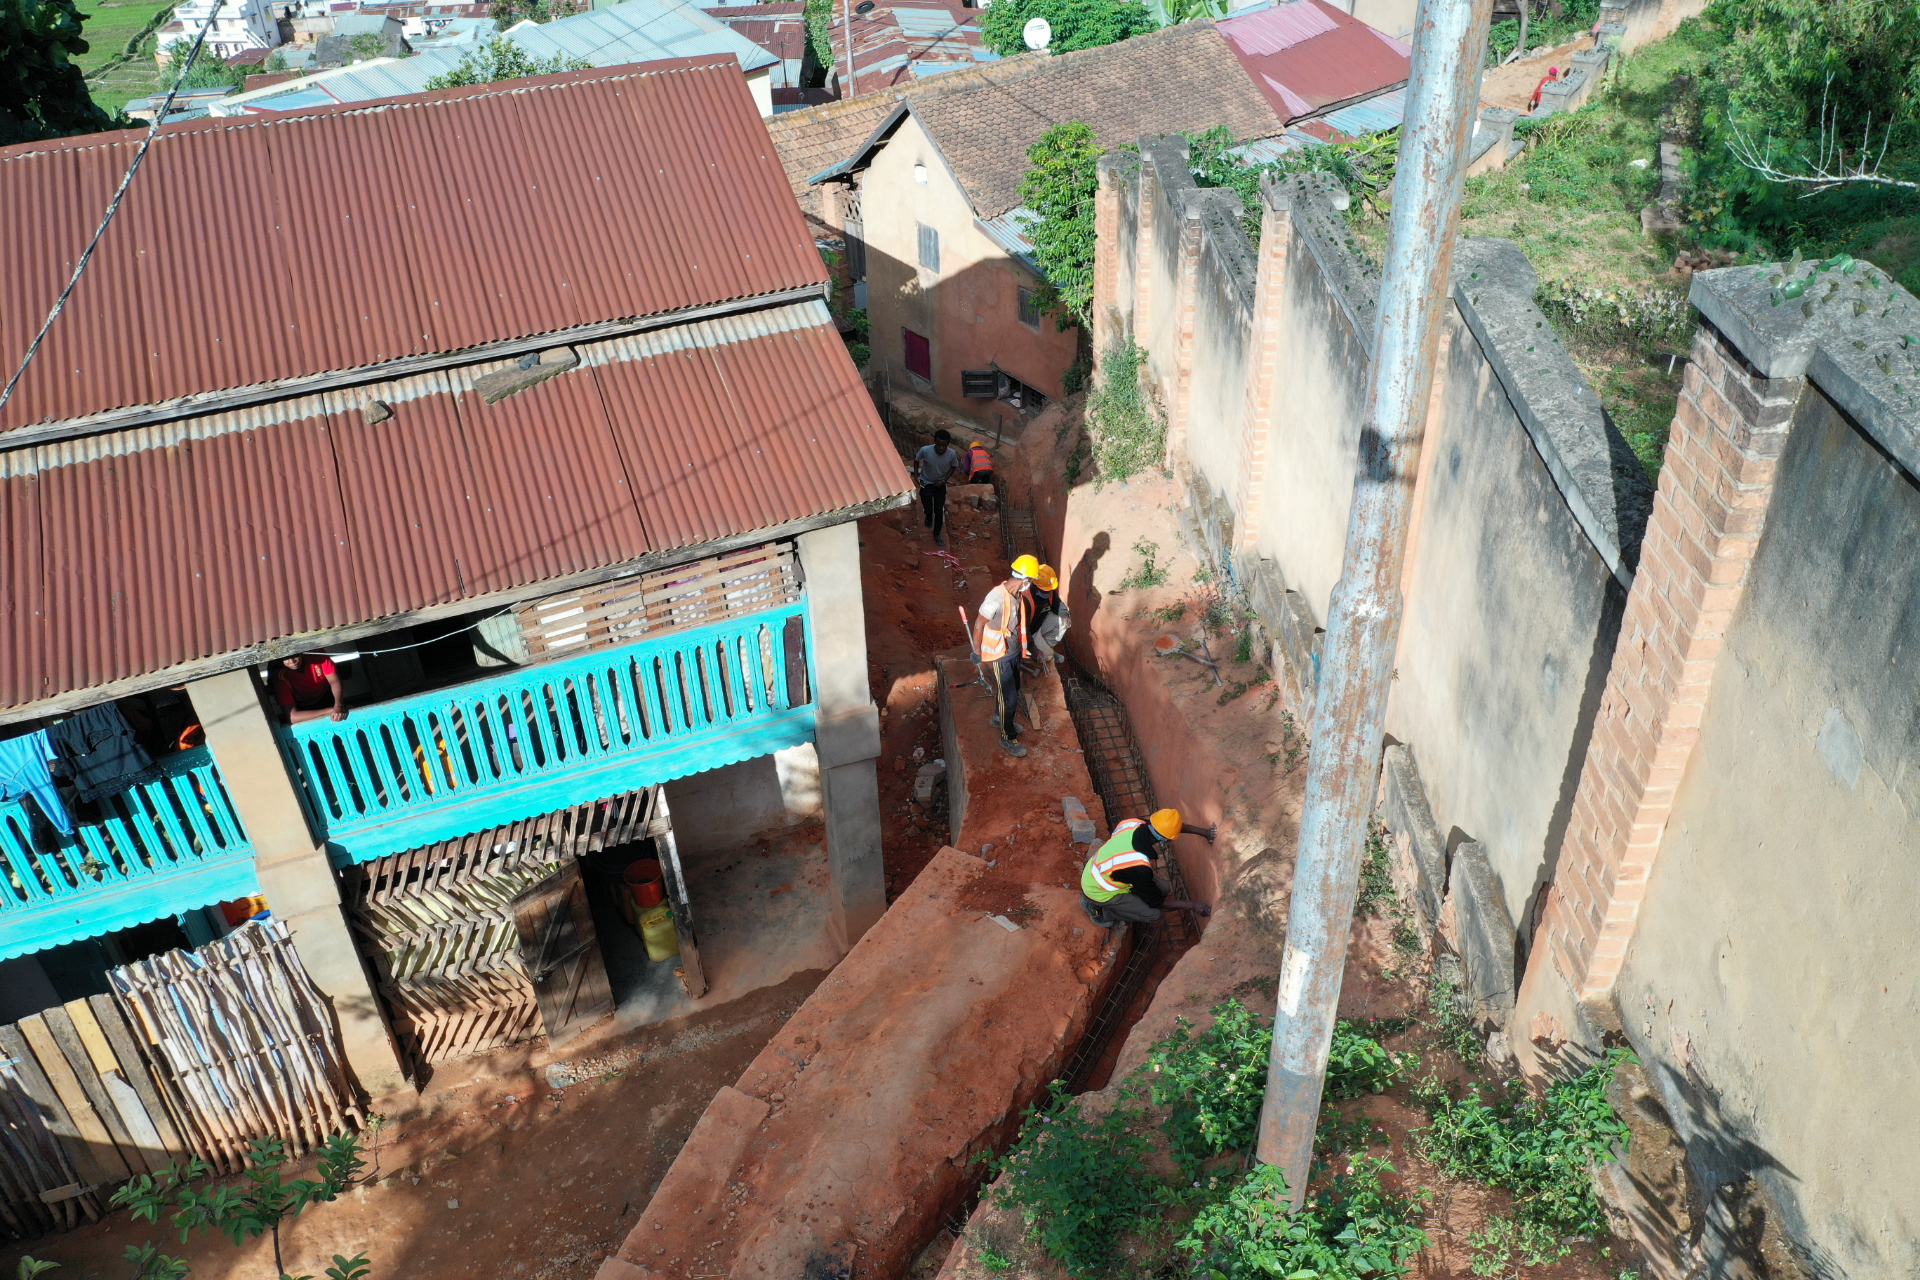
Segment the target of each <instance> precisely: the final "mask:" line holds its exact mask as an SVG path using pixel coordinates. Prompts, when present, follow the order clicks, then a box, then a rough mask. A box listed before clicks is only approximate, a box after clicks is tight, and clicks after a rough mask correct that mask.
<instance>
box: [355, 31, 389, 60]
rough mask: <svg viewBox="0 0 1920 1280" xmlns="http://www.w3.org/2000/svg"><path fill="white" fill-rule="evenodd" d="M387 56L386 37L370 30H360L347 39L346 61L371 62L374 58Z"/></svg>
mask: <svg viewBox="0 0 1920 1280" xmlns="http://www.w3.org/2000/svg"><path fill="white" fill-rule="evenodd" d="M386 56H387V38H386V37H385V36H382V35H376V34H374V33H373V32H371V31H362V32H361V33H360V34H359V35H357V36H355V37H354V38H353V39H351V40H349V41H347V61H348V62H349V63H354V62H371V61H372V60H373V59H375V58H384V57H386Z"/></svg>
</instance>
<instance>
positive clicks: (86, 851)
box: [0, 747, 259, 960]
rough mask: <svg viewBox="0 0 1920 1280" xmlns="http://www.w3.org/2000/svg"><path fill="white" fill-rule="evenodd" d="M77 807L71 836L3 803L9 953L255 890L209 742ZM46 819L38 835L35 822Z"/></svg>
mask: <svg viewBox="0 0 1920 1280" xmlns="http://www.w3.org/2000/svg"><path fill="white" fill-rule="evenodd" d="M160 768H161V776H160V777H159V778H157V779H155V780H154V781H152V782H149V783H146V784H145V785H143V786H139V787H135V788H133V789H132V790H130V791H123V792H121V793H120V794H119V795H117V796H109V797H108V798H106V799H105V800H102V801H100V802H98V804H97V806H95V807H96V808H97V810H98V812H99V814H100V817H101V820H100V821H97V822H88V821H85V820H84V816H85V815H84V814H80V813H76V814H75V815H74V820H75V824H76V825H75V830H74V833H73V834H72V835H71V836H62V835H59V834H57V833H56V832H54V830H53V829H52V828H51V827H49V826H47V825H46V824H45V823H44V822H38V823H36V822H34V821H33V819H32V818H30V816H29V814H28V810H27V803H26V802H24V801H22V802H18V803H14V804H9V805H5V806H0V960H9V959H12V958H13V957H14V956H18V955H24V954H26V953H27V952H29V951H38V950H40V949H41V948H42V947H53V946H58V945H60V944H61V943H63V942H75V941H78V940H79V939H81V938H90V937H93V936H94V935H95V934H100V933H106V932H109V931H110V930H113V929H125V928H127V927H128V926H130V925H136V924H144V923H146V922H147V921H149V920H158V919H160V918H161V917H163V916H171V915H176V914H178V913H180V912H182V911H187V910H190V909H192V908H195V907H204V906H207V905H208V904H210V903H214V902H225V901H228V900H230V899H233V898H240V897H245V896H246V895H247V894H250V893H254V892H256V891H257V889H258V887H259V882H258V881H257V880H256V879H255V878H254V873H253V846H252V845H251V844H250V843H248V841H247V835H246V832H245V831H244V830H243V829H242V828H241V826H240V819H239V817H238V816H237V815H235V813H234V811H233V802H232V800H230V799H229V798H228V796H227V788H226V786H225V784H224V783H222V782H221V780H220V770H219V768H218V767H217V766H216V765H215V764H214V763H213V757H212V756H211V755H209V754H208V753H207V749H206V748H205V747H196V748H194V749H193V750H191V751H182V752H179V753H177V754H175V755H171V756H167V757H166V758H165V759H163V760H162V761H161V765H160ZM36 826H37V827H38V833H37V836H36V831H35V827H36Z"/></svg>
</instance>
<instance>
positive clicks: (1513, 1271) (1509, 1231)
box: [1467, 1213, 1572, 1280]
mask: <svg viewBox="0 0 1920 1280" xmlns="http://www.w3.org/2000/svg"><path fill="white" fill-rule="evenodd" d="M1467 1249H1468V1251H1469V1253H1468V1261H1467V1269H1468V1270H1469V1271H1471V1272H1473V1274H1475V1275H1477V1276H1485V1277H1488V1280H1494V1278H1495V1277H1500V1276H1514V1275H1518V1274H1519V1273H1520V1272H1521V1271H1522V1270H1524V1269H1525V1268H1527V1267H1540V1266H1545V1265H1546V1264H1547V1263H1549V1262H1557V1261H1559V1260H1560V1259H1561V1258H1564V1257H1566V1256H1567V1255H1568V1254H1569V1253H1571V1252H1572V1250H1571V1249H1569V1248H1568V1247H1567V1245H1566V1244H1565V1243H1564V1242H1563V1241H1562V1240H1561V1239H1560V1236H1559V1234H1558V1233H1557V1232H1555V1231H1554V1229H1553V1228H1552V1227H1549V1226H1547V1225H1545V1224H1544V1223H1539V1222H1529V1221H1527V1220H1526V1219H1524V1218H1509V1217H1506V1216H1505V1215H1502V1214H1497V1213H1496V1214H1494V1215H1493V1216H1492V1217H1490V1218H1488V1219H1487V1221H1486V1225H1484V1226H1482V1227H1481V1228H1480V1229H1479V1230H1478V1231H1475V1232H1473V1233H1472V1234H1471V1235H1469V1236H1468V1237H1467Z"/></svg>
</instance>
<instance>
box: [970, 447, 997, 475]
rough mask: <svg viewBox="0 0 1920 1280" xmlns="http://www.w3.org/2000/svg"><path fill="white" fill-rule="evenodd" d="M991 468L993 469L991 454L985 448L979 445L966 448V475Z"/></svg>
mask: <svg viewBox="0 0 1920 1280" xmlns="http://www.w3.org/2000/svg"><path fill="white" fill-rule="evenodd" d="M991 470H993V455H992V454H990V453H988V452H987V451H986V450H985V449H983V448H981V447H980V446H979V445H974V446H973V447H972V448H971V449H968V450H967V474H968V475H972V474H973V473H974V472H976V471H991Z"/></svg>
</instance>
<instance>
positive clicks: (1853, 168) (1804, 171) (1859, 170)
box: [1727, 75, 1920, 200]
mask: <svg viewBox="0 0 1920 1280" xmlns="http://www.w3.org/2000/svg"><path fill="white" fill-rule="evenodd" d="M1832 87H1833V76H1832V75H1828V76H1827V82H1826V85H1825V86H1823V87H1822V88H1821V90H1820V137H1819V141H1818V142H1817V143H1816V144H1815V149H1814V159H1813V160H1812V161H1810V162H1809V161H1804V160H1797V161H1782V162H1781V164H1775V163H1774V160H1773V135H1772V134H1768V135H1767V143H1766V147H1765V148H1764V149H1762V148H1761V147H1759V146H1757V145H1755V143H1754V141H1753V136H1752V135H1751V134H1749V133H1748V132H1747V131H1746V130H1745V129H1742V128H1741V127H1740V125H1739V124H1738V123H1737V122H1734V121H1731V120H1730V121H1729V122H1728V123H1729V124H1730V125H1731V126H1732V129H1733V140H1732V141H1730V142H1728V143H1727V150H1728V151H1730V152H1732V153H1733V158H1734V160H1735V161H1736V162H1738V163H1739V164H1740V166H1741V167H1742V168H1744V169H1747V170H1749V171H1751V172H1753V173H1756V174H1758V175H1759V176H1760V177H1761V178H1764V179H1765V180H1766V181H1768V182H1773V183H1778V184H1779V185H1781V186H1797V187H1804V188H1806V189H1805V190H1804V191H1802V192H1801V193H1800V198H1801V199H1802V200H1806V199H1809V198H1811V197H1813V196H1817V195H1819V194H1820V193H1821V192H1823V191H1832V190H1834V189H1835V188H1837V187H1845V186H1876V187H1897V188H1900V189H1901V190H1905V191H1920V182H1908V181H1906V180H1904V179H1901V178H1889V177H1887V176H1886V175H1885V174H1883V173H1882V172H1881V171H1880V169H1881V165H1882V164H1884V163H1885V162H1886V158H1887V147H1888V145H1889V144H1890V143H1891V142H1892V141H1893V121H1891V120H1889V121H1888V122H1887V126H1886V130H1885V132H1884V133H1883V134H1882V136H1881V139H1880V153H1879V154H1878V155H1873V154H1872V153H1873V115H1872V113H1868V115H1867V123H1866V127H1865V128H1864V129H1862V130H1861V133H1860V149H1859V150H1858V151H1857V152H1855V153H1854V160H1853V163H1852V164H1851V165H1849V164H1848V163H1847V151H1846V147H1845V146H1843V145H1842V144H1841V142H1840V136H1839V130H1840V108H1839V106H1838V104H1835V106H1834V107H1833V109H1832V112H1831V113H1829V112H1828V109H1827V95H1828V91H1829V90H1830V89H1831V88H1832ZM1869 157H1871V158H1869ZM1783 165H1784V166H1787V167H1782V166H1783Z"/></svg>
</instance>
